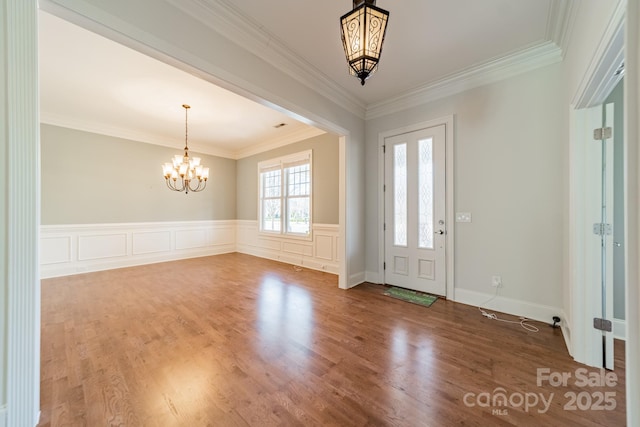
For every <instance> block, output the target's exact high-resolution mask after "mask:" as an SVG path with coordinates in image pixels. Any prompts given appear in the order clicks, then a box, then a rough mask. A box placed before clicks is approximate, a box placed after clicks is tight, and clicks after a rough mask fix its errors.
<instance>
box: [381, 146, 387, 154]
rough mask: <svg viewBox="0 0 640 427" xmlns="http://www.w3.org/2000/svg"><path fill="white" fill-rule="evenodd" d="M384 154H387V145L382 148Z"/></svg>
mask: <svg viewBox="0 0 640 427" xmlns="http://www.w3.org/2000/svg"><path fill="white" fill-rule="evenodd" d="M382 154H387V146H386V145H383V146H382Z"/></svg>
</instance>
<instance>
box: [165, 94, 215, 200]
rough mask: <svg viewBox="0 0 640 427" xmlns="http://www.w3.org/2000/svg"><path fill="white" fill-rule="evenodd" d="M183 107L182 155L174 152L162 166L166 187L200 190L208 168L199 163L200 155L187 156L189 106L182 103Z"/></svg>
mask: <svg viewBox="0 0 640 427" xmlns="http://www.w3.org/2000/svg"><path fill="white" fill-rule="evenodd" d="M182 108H184V156H182V155H180V154H176V155H175V156H173V159H172V161H171V163H165V164H164V165H163V166H162V171H163V173H164V179H165V181H166V183H167V187H169V189H171V190H173V191H184V192H185V194H187V193H189V191H193V192H194V193H195V192H197V191H202V190H204V188H205V187H206V186H207V179H208V178H209V168H205V167H204V166H202V165H201V164H200V157H194V158H189V144H188V122H187V119H188V112H189V108H191V107H190V106H188V105H187V104H182Z"/></svg>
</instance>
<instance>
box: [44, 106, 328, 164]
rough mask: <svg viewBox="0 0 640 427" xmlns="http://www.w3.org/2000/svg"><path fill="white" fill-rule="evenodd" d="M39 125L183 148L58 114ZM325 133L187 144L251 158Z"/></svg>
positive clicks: (311, 129) (231, 156)
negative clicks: (246, 143) (235, 145)
mask: <svg viewBox="0 0 640 427" xmlns="http://www.w3.org/2000/svg"><path fill="white" fill-rule="evenodd" d="M40 123H41V124H47V125H53V126H59V127H64V128H68V129H74V130H79V131H83V132H89V133H95V134H98V135H106V136H111V137H114V138H121V139H127V140H130V141H135V142H143V143H146V144H153V145H159V146H161V147H168V148H173V149H177V150H181V149H182V146H183V143H182V140H180V141H179V142H176V140H175V139H169V138H165V137H162V136H158V135H154V134H151V133H146V132H139V131H132V130H129V129H123V128H117V127H112V126H105V125H104V124H103V123H93V122H88V121H82V120H78V119H75V118H71V117H63V116H61V115H56V114H51V113H47V112H40ZM325 133H326V132H325V131H323V130H321V129H318V128H315V127H311V126H304V127H302V128H300V129H296V130H295V131H293V132H289V133H288V134H286V135H283V136H277V137H274V138H270V139H268V140H265V141H261V142H259V143H257V144H253V145H251V146H250V147H247V148H243V149H241V150H235V151H234V150H225V149H223V148H219V147H215V146H213V145H210V144H203V143H198V142H191V141H190V142H189V151H191V152H196V153H200V154H208V155H211V156H217V157H224V158H227V159H233V160H239V159H242V158H245V157H249V156H253V155H254V154H259V153H262V152H265V151H269V150H273V149H275V148H279V147H283V146H285V145H289V144H294V143H296V142H300V141H304V140H305V139H309V138H313V137H315V136H319V135H323V134H325Z"/></svg>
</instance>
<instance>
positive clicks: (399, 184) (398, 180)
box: [393, 144, 407, 246]
mask: <svg viewBox="0 0 640 427" xmlns="http://www.w3.org/2000/svg"><path fill="white" fill-rule="evenodd" d="M393 211H394V216H393V219H394V221H393V224H394V229H393V243H394V244H395V245H397V246H407V144H397V145H394V146H393Z"/></svg>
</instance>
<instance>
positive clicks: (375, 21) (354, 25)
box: [340, 0, 389, 86]
mask: <svg viewBox="0 0 640 427" xmlns="http://www.w3.org/2000/svg"><path fill="white" fill-rule="evenodd" d="M388 19H389V12H387V11H386V10H384V9H380V8H379V7H377V6H376V0H353V10H352V11H351V12H349V13H347V14H345V15H343V16H342V17H341V18H340V29H341V33H342V44H343V47H344V53H345V55H346V57H347V62H348V63H349V72H350V73H351V75H353V76H356V77H357V78H359V79H360V82H361V83H362V85H363V86H364V81H365V80H366V79H368V78H369V76H371V74H373V73H374V72H375V71H376V70H377V69H378V61H379V60H380V53H381V52H382V43H383V42H384V36H385V33H386V30H387V21H388Z"/></svg>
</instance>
